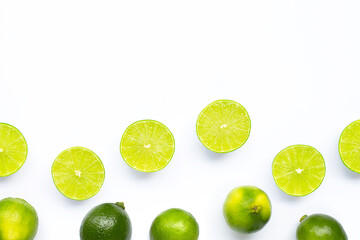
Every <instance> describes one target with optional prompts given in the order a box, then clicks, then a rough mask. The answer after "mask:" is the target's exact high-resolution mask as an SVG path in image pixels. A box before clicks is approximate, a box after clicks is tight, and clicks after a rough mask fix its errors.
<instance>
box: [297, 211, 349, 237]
mask: <svg viewBox="0 0 360 240" xmlns="http://www.w3.org/2000/svg"><path fill="white" fill-rule="evenodd" d="M296 239H297V240H347V239H348V237H347V236H346V233H345V231H344V229H343V227H342V226H341V224H340V223H339V222H338V221H336V219H334V218H332V217H330V216H328V215H325V214H313V215H310V216H307V215H305V216H303V217H302V218H301V219H300V224H299V226H298V227H297V230H296Z"/></svg>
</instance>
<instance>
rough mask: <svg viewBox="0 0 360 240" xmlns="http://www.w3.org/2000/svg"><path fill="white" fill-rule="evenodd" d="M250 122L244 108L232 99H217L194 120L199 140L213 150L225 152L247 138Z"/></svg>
mask: <svg viewBox="0 0 360 240" xmlns="http://www.w3.org/2000/svg"><path fill="white" fill-rule="evenodd" d="M250 128H251V122H250V117H249V114H248V113H247V111H246V109H245V108H244V107H243V106H241V105H240V104H239V103H237V102H235V101H232V100H217V101H215V102H212V103H210V104H209V105H208V106H207V107H205V108H204V109H203V110H202V111H201V113H200V115H199V117H198V119H197V122H196V133H197V135H198V137H199V139H200V142H201V143H202V144H203V145H204V146H205V147H207V148H208V149H210V150H211V151H213V152H218V153H226V152H231V151H234V150H236V149H238V148H239V147H241V146H242V145H243V144H244V143H245V142H246V141H247V139H248V138H249V135H250Z"/></svg>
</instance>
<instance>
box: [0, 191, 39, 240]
mask: <svg viewBox="0 0 360 240" xmlns="http://www.w3.org/2000/svg"><path fill="white" fill-rule="evenodd" d="M38 224H39V219H38V215H37V213H36V211H35V209H34V208H33V207H32V206H31V205H30V204H29V203H27V202H26V201H25V200H23V199H20V198H5V199H3V200H1V201H0V239H1V240H32V239H34V237H35V235H36V232H37V229H38Z"/></svg>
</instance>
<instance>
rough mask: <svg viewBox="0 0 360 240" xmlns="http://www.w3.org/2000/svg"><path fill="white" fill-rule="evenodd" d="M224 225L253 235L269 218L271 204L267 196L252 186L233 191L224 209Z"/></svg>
mask: <svg viewBox="0 0 360 240" xmlns="http://www.w3.org/2000/svg"><path fill="white" fill-rule="evenodd" d="M223 212H224V217H225V220H226V223H227V224H228V225H229V227H231V228H232V229H233V230H235V231H237V232H240V233H253V232H256V231H259V230H260V229H262V228H263V227H264V226H265V225H266V223H267V222H268V221H269V219H270V217H271V203H270V199H269V197H268V196H267V194H266V193H265V192H264V191H262V190H261V189H259V188H257V187H254V186H242V187H237V188H235V189H233V190H232V191H231V192H230V193H229V195H228V196H227V198H226V200H225V203H224V207H223Z"/></svg>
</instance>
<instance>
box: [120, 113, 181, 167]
mask: <svg viewBox="0 0 360 240" xmlns="http://www.w3.org/2000/svg"><path fill="white" fill-rule="evenodd" d="M174 152H175V140H174V136H173V135H172V133H171V132H170V130H169V129H168V128H167V127H166V126H165V125H164V124H162V123H161V122H158V121H155V120H141V121H137V122H135V123H133V124H131V125H130V126H129V127H128V128H127V129H126V130H125V132H124V134H123V136H122V138H121V142H120V153H121V156H122V158H123V159H124V161H125V162H126V163H127V164H128V165H129V166H130V167H132V168H133V169H135V170H138V171H141V172H156V171H159V170H161V169H163V168H164V167H166V165H168V163H169V162H170V160H171V159H172V157H173V155H174Z"/></svg>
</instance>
